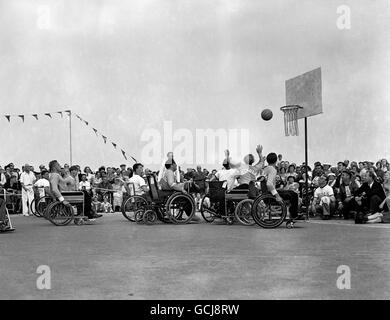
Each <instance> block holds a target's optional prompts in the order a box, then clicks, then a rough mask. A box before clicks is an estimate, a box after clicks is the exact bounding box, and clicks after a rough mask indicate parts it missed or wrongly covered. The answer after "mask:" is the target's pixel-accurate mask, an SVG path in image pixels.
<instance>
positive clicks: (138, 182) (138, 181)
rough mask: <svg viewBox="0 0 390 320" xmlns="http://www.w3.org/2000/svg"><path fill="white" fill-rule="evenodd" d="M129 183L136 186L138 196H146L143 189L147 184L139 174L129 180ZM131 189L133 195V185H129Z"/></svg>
mask: <svg viewBox="0 0 390 320" xmlns="http://www.w3.org/2000/svg"><path fill="white" fill-rule="evenodd" d="M129 183H132V184H133V185H134V191H135V194H136V195H137V196H141V195H143V194H144V191H143V190H142V188H141V187H143V186H146V182H145V180H144V178H142V177H141V176H139V175H138V174H134V175H133V176H132V177H131V178H130V179H129ZM129 187H130V192H131V193H132V192H133V188H132V186H131V184H130V185H129Z"/></svg>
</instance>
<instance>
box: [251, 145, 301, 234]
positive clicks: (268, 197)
mask: <svg viewBox="0 0 390 320" xmlns="http://www.w3.org/2000/svg"><path fill="white" fill-rule="evenodd" d="M266 159H267V163H268V166H267V167H265V168H264V170H263V175H264V177H265V179H266V192H265V193H262V194H261V195H259V196H258V197H257V198H256V199H255V200H254V202H253V205H252V216H253V219H254V220H255V222H256V223H257V224H258V225H260V226H261V227H263V228H276V227H278V226H279V225H281V224H282V223H283V222H284V221H287V223H286V226H287V227H288V228H290V227H293V225H294V222H295V220H296V219H298V218H300V216H299V215H298V202H299V198H298V194H297V193H296V192H294V191H293V190H283V189H282V190H276V187H275V184H276V176H277V170H276V162H277V160H278V158H277V155H276V153H273V152H272V153H269V154H268V155H267V158H266ZM285 201H288V202H289V204H290V206H289V216H288V217H287V206H286V203H285Z"/></svg>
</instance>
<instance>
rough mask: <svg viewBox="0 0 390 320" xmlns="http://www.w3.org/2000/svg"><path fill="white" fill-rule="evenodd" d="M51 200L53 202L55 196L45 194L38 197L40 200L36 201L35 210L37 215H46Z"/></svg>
mask: <svg viewBox="0 0 390 320" xmlns="http://www.w3.org/2000/svg"><path fill="white" fill-rule="evenodd" d="M51 202H53V198H52V197H49V196H43V197H40V198H39V199H38V201H37V202H36V203H35V211H36V215H37V217H38V216H39V217H44V216H45V211H46V209H47V207H48V205H49V204H50V203H51Z"/></svg>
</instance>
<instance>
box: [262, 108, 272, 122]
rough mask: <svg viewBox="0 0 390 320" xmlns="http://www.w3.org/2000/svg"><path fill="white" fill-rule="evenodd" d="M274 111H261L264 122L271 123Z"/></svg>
mask: <svg viewBox="0 0 390 320" xmlns="http://www.w3.org/2000/svg"><path fill="white" fill-rule="evenodd" d="M272 115H273V114H272V111H271V110H270V109H264V110H263V111H261V117H262V118H263V120H265V121H269V120H271V119H272Z"/></svg>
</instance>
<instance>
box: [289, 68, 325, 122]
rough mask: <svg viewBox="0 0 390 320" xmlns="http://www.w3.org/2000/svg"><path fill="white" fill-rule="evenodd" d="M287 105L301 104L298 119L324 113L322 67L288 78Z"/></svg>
mask: <svg viewBox="0 0 390 320" xmlns="http://www.w3.org/2000/svg"><path fill="white" fill-rule="evenodd" d="M286 105H299V106H301V107H302V108H303V109H300V110H299V111H298V119H302V118H305V117H311V116H314V115H317V114H320V113H322V84H321V68H317V69H314V70H312V71H309V72H306V73H304V74H302V75H300V76H297V77H295V78H292V79H289V80H286Z"/></svg>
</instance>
